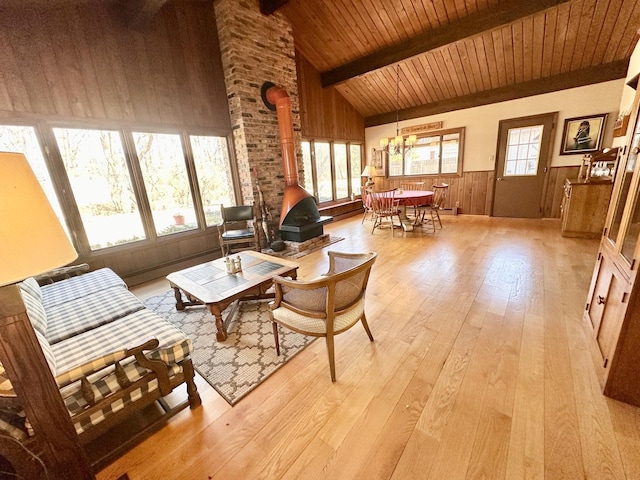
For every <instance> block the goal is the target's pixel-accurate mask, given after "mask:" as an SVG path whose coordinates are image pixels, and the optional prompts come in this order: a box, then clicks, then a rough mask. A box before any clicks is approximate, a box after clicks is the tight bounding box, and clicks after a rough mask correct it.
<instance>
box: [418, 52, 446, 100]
mask: <svg viewBox="0 0 640 480" xmlns="http://www.w3.org/2000/svg"><path fill="white" fill-rule="evenodd" d="M417 60H418V61H419V62H420V66H421V67H422V69H423V70H424V74H425V76H424V78H426V79H427V81H428V82H429V91H431V92H432V96H433V99H432V100H431V101H432V102H433V101H438V100H444V98H445V96H444V93H443V92H442V89H441V88H440V85H438V80H437V79H436V76H435V74H434V73H433V70H432V69H431V65H430V64H429V60H428V59H427V56H426V55H420V56H419V57H417Z"/></svg>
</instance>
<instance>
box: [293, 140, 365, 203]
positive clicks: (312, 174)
mask: <svg viewBox="0 0 640 480" xmlns="http://www.w3.org/2000/svg"><path fill="white" fill-rule="evenodd" d="M302 164H303V167H304V188H305V190H307V191H308V192H309V193H312V192H313V195H314V196H315V197H316V199H317V200H318V203H326V202H333V201H344V200H346V199H348V198H350V197H351V196H355V195H360V185H361V182H362V177H361V176H360V174H361V173H362V145H360V144H357V143H344V142H327V141H321V140H305V141H303V142H302ZM314 167H315V168H314ZM314 185H315V186H316V187H314Z"/></svg>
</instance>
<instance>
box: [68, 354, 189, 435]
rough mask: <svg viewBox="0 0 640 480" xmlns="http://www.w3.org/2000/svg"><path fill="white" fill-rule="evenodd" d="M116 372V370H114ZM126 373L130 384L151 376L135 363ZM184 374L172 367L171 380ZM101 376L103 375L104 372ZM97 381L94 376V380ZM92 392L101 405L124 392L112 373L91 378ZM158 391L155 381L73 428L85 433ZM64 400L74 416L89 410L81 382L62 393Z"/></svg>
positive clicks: (177, 368)
mask: <svg viewBox="0 0 640 480" xmlns="http://www.w3.org/2000/svg"><path fill="white" fill-rule="evenodd" d="M111 370H113V369H111ZM124 372H125V375H126V377H127V378H128V379H129V381H130V382H132V383H133V382H135V381H137V380H139V379H140V378H142V377H143V376H144V375H146V374H147V373H148V370H147V369H145V368H142V367H141V366H140V365H138V364H136V363H130V364H128V365H125V366H124ZM181 372H182V366H181V365H173V366H172V367H171V368H170V369H169V378H172V377H174V376H175V375H177V374H179V373H181ZM101 373H102V372H101ZM94 377H95V376H94ZM90 381H91V389H92V391H93V393H94V395H95V401H96V402H99V401H100V400H102V399H103V398H105V397H107V396H108V395H110V394H112V393H115V392H117V391H119V390H121V388H120V386H119V385H118V381H117V379H116V375H115V373H113V371H111V372H110V373H107V374H106V375H104V374H103V375H101V376H100V377H99V378H91V377H90ZM157 389H158V381H157V380H156V379H154V380H152V381H151V382H149V383H148V384H145V385H143V386H141V387H140V388H138V389H136V390H134V391H133V392H131V393H130V394H129V395H125V396H124V397H123V398H122V399H120V400H118V401H115V402H112V403H109V404H108V405H107V406H105V408H103V409H102V410H99V411H97V412H96V413H94V414H93V415H91V416H90V417H88V418H87V419H86V420H83V421H74V427H75V429H76V432H77V433H78V434H80V433H82V432H84V431H86V430H87V429H88V428H89V427H91V426H92V425H97V424H98V423H100V422H102V421H103V420H104V419H105V418H108V417H109V416H110V415H113V414H114V413H116V412H118V411H119V410H122V409H123V408H125V407H126V406H127V405H130V404H131V403H133V402H135V401H137V400H139V399H141V398H142V397H143V396H144V395H146V394H147V393H148V392H153V391H155V390H157ZM61 393H62V398H63V399H64V403H65V405H66V406H67V409H68V410H69V413H70V414H72V415H76V414H78V413H81V412H82V410H83V409H84V408H86V407H87V402H86V400H85V399H84V396H83V395H82V391H81V390H80V382H75V383H73V384H71V385H69V386H68V387H66V388H64V389H62V391H61Z"/></svg>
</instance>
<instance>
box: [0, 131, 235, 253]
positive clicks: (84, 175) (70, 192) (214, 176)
mask: <svg viewBox="0 0 640 480" xmlns="http://www.w3.org/2000/svg"><path fill="white" fill-rule="evenodd" d="M41 134H43V135H44V136H45V137H46V138H47V139H50V142H49V147H50V149H49V150H48V153H49V154H48V155H47V156H45V155H44V154H43V149H42V147H41V145H44V144H45V142H44V141H42V138H40V135H41ZM51 142H54V143H51ZM0 150H6V151H13V152H22V153H24V154H25V155H26V157H27V159H28V161H29V163H30V164H31V167H32V168H33V170H34V172H35V173H36V176H37V178H38V179H39V181H40V183H41V185H42V187H43V189H44V191H45V194H46V195H47V197H48V198H49V201H50V202H51V204H52V207H53V208H54V210H55V211H56V213H58V215H59V217H60V221H61V223H62V224H63V225H65V226H67V225H68V226H69V228H72V229H73V235H70V238H71V239H72V241H73V242H74V244H75V247H76V249H77V250H78V252H81V253H85V254H86V253H89V252H90V251H97V250H104V249H105V248H110V247H116V246H122V245H126V244H130V243H132V242H146V241H150V240H153V238H154V237H156V238H161V237H166V236H168V235H170V234H174V233H181V232H188V231H194V230H197V229H205V228H207V227H213V226H214V225H216V224H217V223H218V222H219V221H220V220H221V218H220V205H221V204H224V205H235V204H236V200H235V194H234V192H235V191H236V189H235V187H234V181H233V179H234V175H233V173H232V170H231V163H230V157H229V150H228V147H227V140H226V137H220V136H215V135H202V134H199V135H190V134H189V133H188V132H180V131H177V132H175V133H166V132H163V133H159V132H148V131H147V132H139V131H138V132H132V131H131V130H128V129H126V128H122V129H100V128H98V127H96V128H93V127H91V128H76V127H63V126H55V127H53V126H49V125H48V124H47V123H46V122H42V123H41V124H39V125H38V129H36V128H35V126H34V125H24V126H21V125H17V126H16V125H0ZM54 171H55V177H54V178H55V180H56V182H55V183H54V182H52V178H51V177H50V176H49V172H54ZM196 195H197V197H196ZM58 199H60V201H58ZM196 200H197V201H196Z"/></svg>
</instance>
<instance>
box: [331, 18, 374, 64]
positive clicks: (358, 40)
mask: <svg viewBox="0 0 640 480" xmlns="http://www.w3.org/2000/svg"><path fill="white" fill-rule="evenodd" d="M325 15H326V19H327V20H328V23H329V24H330V25H331V26H332V27H331V28H332V34H331V36H332V37H333V38H335V39H336V40H337V42H336V45H339V46H341V47H342V48H343V50H344V51H345V52H349V54H355V55H357V56H359V55H362V54H363V53H364V52H368V51H370V48H369V47H368V46H367V42H362V39H363V36H362V34H355V35H353V34H352V33H350V32H347V31H346V30H344V29H342V28H339V25H341V21H340V18H341V17H346V16H347V15H348V12H347V11H346V9H345V8H344V7H343V6H340V7H336V8H327V9H326V10H325ZM349 24H350V25H351V26H352V27H351V28H353V29H354V30H355V29H357V27H356V25H358V24H357V23H356V24H354V23H352V22H349ZM334 25H335V26H336V27H333V26H334ZM347 46H348V47H347ZM345 56H346V55H345Z"/></svg>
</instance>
